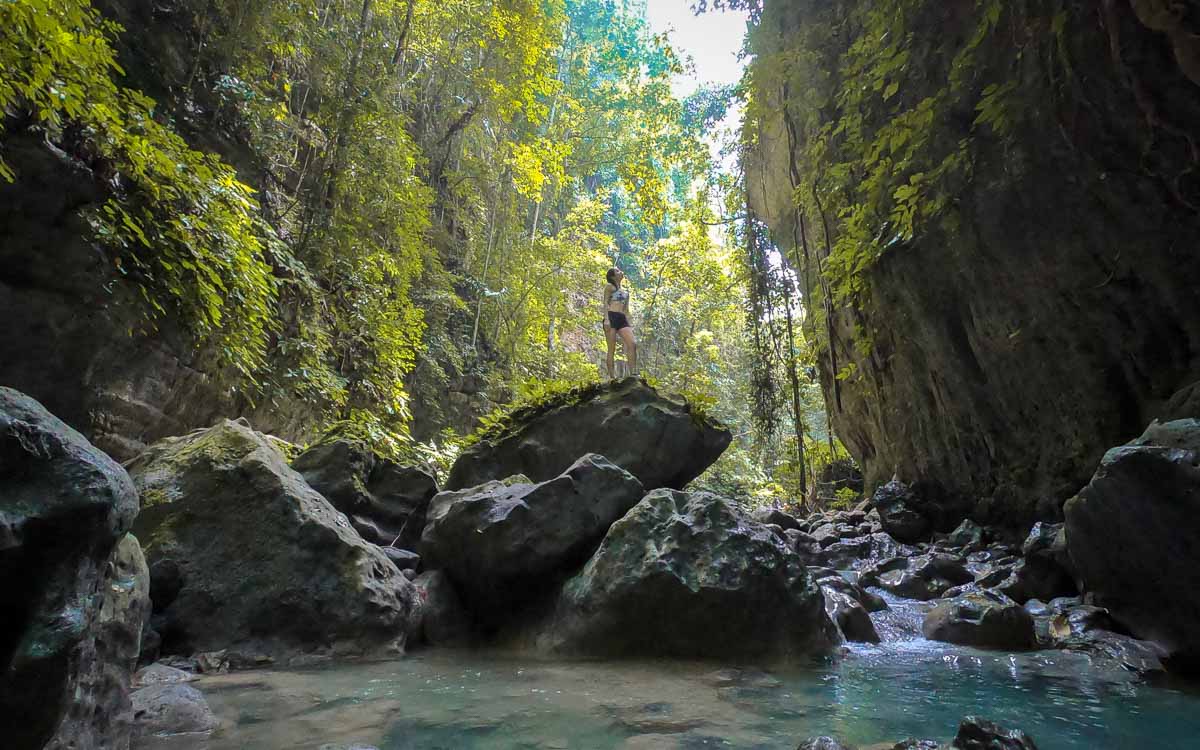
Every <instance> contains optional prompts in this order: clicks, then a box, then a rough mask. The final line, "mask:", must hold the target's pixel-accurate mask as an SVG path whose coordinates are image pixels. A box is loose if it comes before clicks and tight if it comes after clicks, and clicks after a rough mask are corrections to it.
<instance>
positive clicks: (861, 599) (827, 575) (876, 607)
mask: <svg viewBox="0 0 1200 750" xmlns="http://www.w3.org/2000/svg"><path fill="white" fill-rule="evenodd" d="M808 573H809V576H810V577H811V578H812V580H813V582H814V583H816V584H817V585H819V586H820V587H821V588H822V589H825V588H831V589H833V590H834V591H839V592H841V593H843V594H845V595H846V596H848V597H850V598H851V599H853V600H854V601H856V602H858V603H859V604H861V605H862V607H863V609H865V610H867V611H868V612H882V611H883V610H885V609H887V608H888V605H887V602H885V601H884V600H883V597H881V596H879V595H878V594H874V593H872V592H870V591H867V590H866V589H865V588H863V587H862V586H861V585H859V584H858V583H853V582H851V581H849V580H847V579H846V578H845V577H843V576H842V574H841V573H839V572H837V571H836V570H833V569H831V568H809V569H808Z"/></svg>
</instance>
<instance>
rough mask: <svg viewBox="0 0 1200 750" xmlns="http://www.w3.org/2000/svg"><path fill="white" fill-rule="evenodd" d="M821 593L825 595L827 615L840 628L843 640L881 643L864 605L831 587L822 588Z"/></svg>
mask: <svg viewBox="0 0 1200 750" xmlns="http://www.w3.org/2000/svg"><path fill="white" fill-rule="evenodd" d="M821 592H822V593H823V594H824V595H825V613H826V614H828V615H829V619H831V620H833V622H834V623H835V624H836V625H837V626H838V630H839V631H841V634H842V637H843V638H845V639H846V640H847V641H855V642H858V643H879V633H878V632H876V630H875V624H874V623H873V622H871V615H870V614H868V613H867V610H866V609H865V608H864V607H863V605H862V604H859V602H858V601H857V600H856V599H854V598H853V597H851V596H849V595H847V594H845V593H843V592H842V591H839V590H838V589H835V588H833V587H830V586H821Z"/></svg>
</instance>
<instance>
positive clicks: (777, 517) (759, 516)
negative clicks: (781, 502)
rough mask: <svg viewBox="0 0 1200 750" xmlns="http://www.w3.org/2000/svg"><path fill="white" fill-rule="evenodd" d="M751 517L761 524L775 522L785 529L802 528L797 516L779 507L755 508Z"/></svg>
mask: <svg viewBox="0 0 1200 750" xmlns="http://www.w3.org/2000/svg"><path fill="white" fill-rule="evenodd" d="M750 517H751V518H753V519H754V520H755V521H757V522H758V523H761V524H775V525H776V526H778V527H779V528H781V529H783V530H784V531H787V530H788V529H797V530H799V528H800V521H798V520H797V519H796V517H795V516H793V515H791V514H790V513H786V512H784V511H782V510H780V509H779V508H755V509H754V511H753V512H752V513H751V514H750Z"/></svg>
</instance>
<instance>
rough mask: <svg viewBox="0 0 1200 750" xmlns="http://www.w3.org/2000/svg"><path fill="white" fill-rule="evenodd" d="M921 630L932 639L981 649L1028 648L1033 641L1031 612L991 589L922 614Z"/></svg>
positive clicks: (947, 602) (953, 600)
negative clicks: (923, 620)
mask: <svg viewBox="0 0 1200 750" xmlns="http://www.w3.org/2000/svg"><path fill="white" fill-rule="evenodd" d="M921 630H922V632H924V634H925V637H926V638H928V639H930V640H933V641H945V642H947V643H959V644H962V645H966V646H978V647H980V648H1001V649H1027V648H1031V647H1032V646H1033V645H1034V640H1035V639H1034V627H1033V617H1032V615H1030V614H1029V613H1028V612H1026V611H1025V610H1024V609H1023V608H1022V607H1021V605H1019V604H1017V603H1016V602H1014V601H1013V600H1011V599H1009V598H1008V597H1006V596H1004V595H1002V594H997V593H995V592H992V591H972V592H970V593H967V594H963V595H962V596H960V597H958V598H956V599H951V600H948V601H944V602H941V603H940V604H938V605H937V606H936V607H934V608H933V609H932V610H930V612H929V614H928V615H926V616H925V622H924V624H923V625H922V626H921Z"/></svg>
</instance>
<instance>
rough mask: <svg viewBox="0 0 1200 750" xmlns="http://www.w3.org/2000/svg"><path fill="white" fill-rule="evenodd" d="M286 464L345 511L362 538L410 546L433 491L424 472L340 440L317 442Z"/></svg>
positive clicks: (434, 483) (417, 537)
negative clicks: (289, 464)
mask: <svg viewBox="0 0 1200 750" xmlns="http://www.w3.org/2000/svg"><path fill="white" fill-rule="evenodd" d="M292 468H293V469H295V470H296V471H298V472H300V474H301V475H303V477H304V479H305V481H306V482H308V484H309V485H310V486H311V487H312V488H313V489H315V490H316V491H317V492H320V493H321V494H322V495H324V496H325V499H326V500H328V501H329V502H331V503H333V506H334V507H335V508H337V509H338V510H340V511H342V512H343V513H345V514H346V515H347V516H349V517H350V522H351V523H352V524H353V525H354V528H355V529H356V530H357V531H358V532H359V534H361V535H362V537H363V538H364V539H366V540H367V541H368V542H374V543H375V544H381V545H384V546H387V545H392V544H393V543H394V545H395V546H397V547H401V548H403V549H416V545H417V542H418V541H420V539H421V531H422V530H423V529H424V527H425V510H426V508H428V507H429V501H430V500H431V499H432V498H433V496H434V495H436V494H437V492H438V486H437V480H436V479H434V477H433V475H432V474H430V473H429V472H428V471H425V470H424V469H420V468H417V467H415V466H403V465H401V464H398V463H396V462H395V461H391V460H388V459H386V458H382V457H380V456H377V455H375V454H374V453H373V452H372V451H371V450H370V449H369V448H368V447H367V446H365V445H363V444H362V443H359V442H357V441H353V440H346V439H336V440H328V441H323V442H320V443H317V444H316V445H314V446H312V447H310V448H308V449H307V450H305V451H304V452H303V453H301V454H300V455H299V456H297V457H296V459H295V460H294V461H292Z"/></svg>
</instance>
